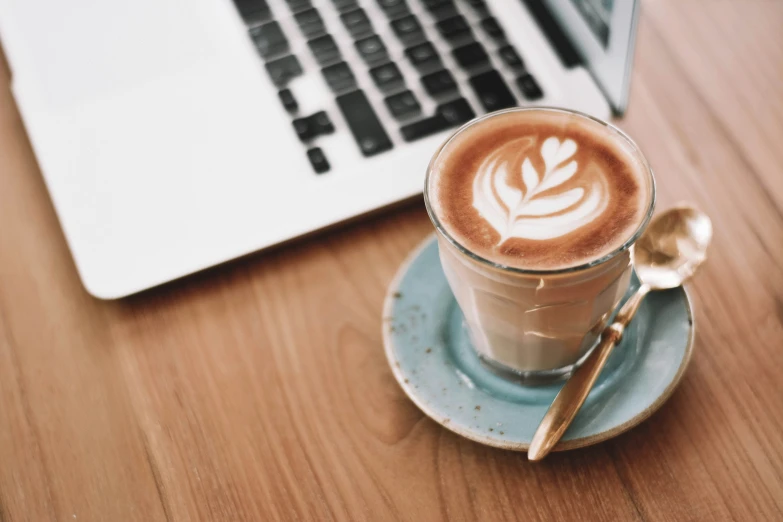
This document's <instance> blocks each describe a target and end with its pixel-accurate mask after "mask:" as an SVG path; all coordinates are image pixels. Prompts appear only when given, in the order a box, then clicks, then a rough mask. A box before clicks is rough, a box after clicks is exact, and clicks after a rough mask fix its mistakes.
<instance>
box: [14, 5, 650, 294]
mask: <svg viewBox="0 0 783 522" xmlns="http://www.w3.org/2000/svg"><path fill="white" fill-rule="evenodd" d="M637 16H638V6H637V2H636V1H630V0H629V1H623V2H620V1H615V0H546V1H543V0H529V1H524V0H500V1H490V0H233V1H232V0H134V1H133V2H107V1H105V0H69V1H67V2H63V1H60V0H0V39H1V40H2V45H3V48H4V52H5V54H6V57H7V60H8V62H9V64H10V68H11V72H12V85H11V88H12V90H13V93H14V96H15V99H16V101H17V104H18V107H19V110H20V113H21V115H22V118H23V120H24V123H25V126H26V129H27V132H28V134H29V138H30V141H31V143H32V145H33V148H34V150H35V154H36V156H37V158H38V161H39V164H40V167H41V170H42V172H43V175H44V179H45V182H46V186H47V188H48V190H49V193H50V195H51V199H52V202H53V204H54V207H55V209H56V211H57V215H58V217H59V220H60V223H61V225H62V228H63V231H64V233H65V237H66V239H67V242H68V245H69V247H70V250H71V253H72V255H73V258H74V260H75V264H76V267H77V269H78V272H79V274H80V277H81V279H82V281H83V283H84V286H85V287H86V288H87V290H88V291H89V292H90V293H91V294H92V295H94V296H96V297H98V298H104V299H111V298H119V297H122V296H127V295H129V294H133V293H135V292H139V291H141V290H144V289H147V288H150V287H153V286H156V285H159V284H161V283H165V282H167V281H171V280H173V279H176V278H179V277H182V276H184V275H187V274H190V273H193V272H196V271H199V270H202V269H205V268H207V267H210V266H213V265H216V264H219V263H222V262H224V261H228V260H230V259H233V258H236V257H239V256H242V255H245V254H248V253H251V252H255V251H257V250H260V249H263V248H266V247H269V246H272V245H276V244H279V243H281V242H284V241H286V240H289V239H292V238H295V237H299V236H302V235H305V234H307V233H309V232H312V231H314V230H318V229H321V228H323V227H326V226H328V225H333V224H336V223H340V222H343V221H346V220H348V219H351V218H355V217H357V216H361V215H363V214H366V213H367V212H369V211H372V210H374V209H378V208H381V207H384V206H388V205H390V204H392V203H394V202H398V201H401V200H405V199H408V198H411V197H414V196H416V195H417V194H420V192H421V190H422V188H423V187H422V186H423V180H424V172H425V168H426V166H427V163H428V161H429V159H430V157H431V156H432V154H433V152H434V151H435V149H436V148H437V147H438V145H439V144H440V143H441V142H442V141H443V140H444V138H445V137H446V136H447V135H448V134H449V133H450V132H452V131H453V130H454V129H455V128H456V127H457V126H459V125H461V124H463V123H464V122H466V121H468V120H469V119H471V118H473V117H474V116H478V115H481V114H484V113H487V112H490V111H494V110H497V109H502V108H506V107H510V106H516V105H522V106H525V105H547V106H560V107H568V108H572V109H577V110H580V111H583V112H587V113H589V114H592V115H595V116H598V117H602V118H607V117H609V116H610V115H611V113H612V112H614V113H617V114H619V113H622V111H623V110H624V108H625V104H626V96H627V91H628V77H629V69H630V64H631V56H632V48H633V40H634V33H635V25H636V19H637Z"/></svg>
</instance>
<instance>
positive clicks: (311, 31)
mask: <svg viewBox="0 0 783 522" xmlns="http://www.w3.org/2000/svg"><path fill="white" fill-rule="evenodd" d="M294 18H295V19H296V23H297V24H299V29H301V30H302V33H304V35H305V37H307V38H313V37H314V36H318V35H319V34H322V33H324V32H326V28H325V27H324V21H323V19H322V18H321V15H320V14H319V13H318V9H316V8H314V7H313V8H312V9H308V10H306V11H300V12H298V13H296V14H295V15H294Z"/></svg>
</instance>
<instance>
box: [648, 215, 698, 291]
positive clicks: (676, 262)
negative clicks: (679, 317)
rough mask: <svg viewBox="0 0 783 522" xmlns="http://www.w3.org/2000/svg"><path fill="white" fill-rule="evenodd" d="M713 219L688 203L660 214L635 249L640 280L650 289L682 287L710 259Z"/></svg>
mask: <svg viewBox="0 0 783 522" xmlns="http://www.w3.org/2000/svg"><path fill="white" fill-rule="evenodd" d="M711 240H712V222H711V221H710V218H709V217H707V215H706V214H704V213H703V212H701V211H700V210H697V209H695V208H693V207H689V206H678V207H674V208H671V209H669V210H667V211H666V212H664V213H663V214H661V215H660V216H657V217H656V218H655V219H653V221H652V222H651V223H650V225H649V226H648V227H647V230H645V231H644V234H642V236H641V237H640V238H639V240H638V241H637V242H636V245H634V248H633V264H634V269H635V270H636V274H637V275H638V276H639V280H640V281H641V282H642V283H644V284H647V285H649V286H650V289H651V290H664V289H667V288H675V287H678V286H680V285H681V284H682V283H683V282H684V281H685V280H686V279H688V278H689V277H691V276H692V275H693V273H694V272H695V271H696V269H697V268H698V267H699V265H701V263H702V262H704V260H705V259H706V258H707V247H708V246H709V244H710V241H711Z"/></svg>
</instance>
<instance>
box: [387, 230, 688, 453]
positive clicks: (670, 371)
mask: <svg viewBox="0 0 783 522" xmlns="http://www.w3.org/2000/svg"><path fill="white" fill-rule="evenodd" d="M693 329H694V327H693V316H692V313H691V305H690V302H689V300H688V295H687V293H686V292H685V291H684V290H683V289H681V288H679V289H675V290H670V291H665V292H653V293H651V294H650V295H649V296H648V297H647V298H646V300H645V301H644V303H643V304H642V306H641V308H640V309H639V312H638V313H637V315H636V318H635V319H634V320H633V322H632V323H631V326H630V327H629V329H628V330H627V331H626V334H625V337H624V338H623V341H622V342H621V343H620V345H618V346H617V348H616V349H615V350H614V353H613V354H612V355H611V357H610V359H609V361H608V363H607V366H606V368H605V369H604V371H603V373H602V374H601V376H600V377H599V378H598V382H597V384H596V386H595V388H594V389H593V390H592V391H591V392H590V395H589V396H588V397H587V401H586V402H585V404H584V406H583V407H582V410H581V411H580V412H579V415H578V416H577V417H576V419H575V420H574V423H573V424H572V425H571V427H570V428H569V429H568V431H567V432H566V434H565V436H564V437H563V439H562V440H561V441H560V443H559V444H558V445H557V446H556V447H555V450H556V451H557V450H567V449H573V448H579V447H582V446H588V445H590V444H595V443H597V442H601V441H603V440H606V439H609V438H611V437H614V436H616V435H619V434H620V433H622V432H624V431H626V430H629V429H630V428H632V427H634V426H636V425H637V424H639V423H640V422H642V421H643V420H645V419H647V418H648V417H649V416H650V415H652V414H653V412H655V411H656V410H657V409H658V408H660V406H661V405H662V404H663V403H664V402H665V401H666V399H668V398H669V396H670V395H671V394H672V392H673V391H674V389H675V387H676V386H677V384H678V383H679V382H680V379H682V376H683V374H684V372H685V368H686V367H687V366H688V362H689V361H690V358H691V353H692V351H693ZM383 337H384V344H385V347H386V356H387V357H388V359H389V364H390V365H391V368H392V371H393V372H394V376H395V377H396V379H397V381H398V382H399V383H400V386H402V389H403V390H404V391H405V393H406V394H408V397H410V398H411V400H412V401H413V402H414V403H415V404H416V405H417V406H418V407H419V408H421V410H422V411H423V412H424V413H426V414H427V415H429V416H430V417H432V418H433V419H434V420H435V421H437V422H438V423H440V424H441V425H443V426H444V427H446V428H448V429H450V430H451V431H454V432H456V433H459V434H460V435H463V436H464V437H467V438H469V439H472V440H475V441H477V442H481V443H483V444H488V445H490V446H497V447H499V448H506V449H512V450H521V451H524V450H527V448H528V445H529V444H530V440H531V439H532V437H533V433H534V432H535V430H536V427H537V426H538V423H539V422H540V421H541V419H542V418H543V416H544V413H545V412H546V410H547V408H548V407H549V404H550V403H551V402H552V400H553V399H554V397H555V395H556V394H557V392H558V390H559V389H560V387H561V386H562V383H557V384H552V385H548V386H538V387H525V386H520V385H519V384H516V383H514V382H511V381H508V380H506V379H504V378H502V377H499V376H498V375H497V374H495V373H493V372H492V371H490V370H489V369H487V368H486V367H485V366H484V365H483V364H482V363H481V362H480V361H479V358H478V356H477V355H476V353H475V352H474V350H473V348H472V346H471V344H470V340H469V339H468V336H467V332H466V331H465V328H464V326H463V320H462V312H461V311H460V309H459V306H457V302H456V301H455V300H454V296H453V295H452V293H451V290H450V289H449V286H448V284H447V282H446V278H445V276H444V275H443V271H442V269H441V265H440V260H439V258H438V246H437V242H436V241H435V238H434V236H432V237H429V238H428V239H427V240H426V241H424V242H423V243H422V244H421V245H420V246H419V247H418V248H416V250H415V251H414V252H413V253H412V254H411V255H410V257H409V258H408V259H407V260H406V261H405V263H403V265H402V267H401V268H400V270H399V272H398V273H397V276H396V277H395V278H394V281H392V283H391V285H389V290H388V294H387V296H386V303H385V306H384V311H383Z"/></svg>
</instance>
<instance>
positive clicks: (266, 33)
mask: <svg viewBox="0 0 783 522" xmlns="http://www.w3.org/2000/svg"><path fill="white" fill-rule="evenodd" d="M250 37H251V38H252V39H253V42H254V43H255V44H256V49H258V53H259V54H260V55H261V56H262V57H264V58H268V57H270V56H274V55H275V54H283V53H287V52H288V39H287V38H286V37H285V35H284V34H283V30H282V29H280V24H278V23H277V22H269V23H268V24H264V25H260V26H258V27H253V28H252V29H250Z"/></svg>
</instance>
